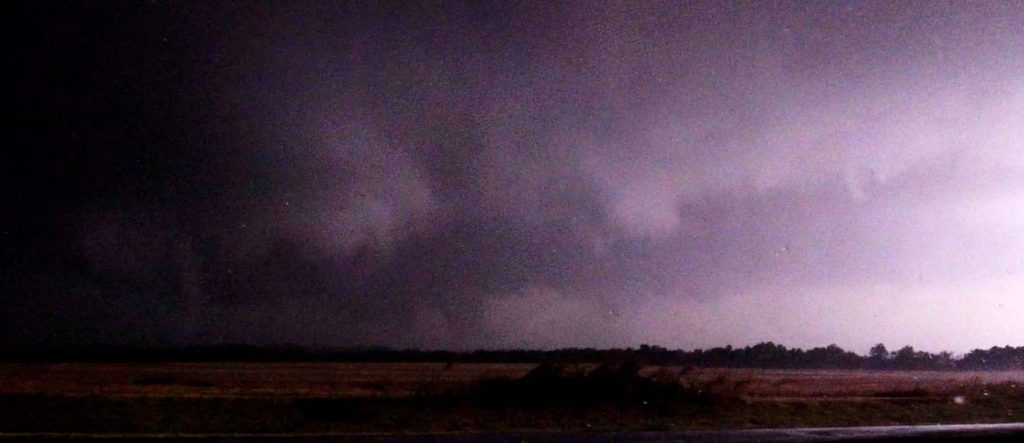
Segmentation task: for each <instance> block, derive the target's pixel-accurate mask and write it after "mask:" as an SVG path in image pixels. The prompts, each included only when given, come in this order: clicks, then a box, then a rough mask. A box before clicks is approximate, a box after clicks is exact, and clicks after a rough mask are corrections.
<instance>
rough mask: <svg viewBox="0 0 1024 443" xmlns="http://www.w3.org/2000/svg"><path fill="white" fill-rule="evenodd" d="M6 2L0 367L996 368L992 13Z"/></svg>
mask: <svg viewBox="0 0 1024 443" xmlns="http://www.w3.org/2000/svg"><path fill="white" fill-rule="evenodd" d="M33 3H34V2H28V3H23V4H21V5H19V6H13V7H9V8H8V10H7V13H5V14H4V15H5V17H6V20H7V21H8V24H7V25H6V26H5V30H4V34H5V37H4V39H5V41H7V42H9V43H10V48H9V50H8V51H7V57H6V58H7V59H8V68H7V71H8V75H11V74H13V77H14V80H13V81H14V88H13V100H9V103H13V105H14V106H13V107H14V110H13V113H12V114H13V118H12V119H11V120H10V122H11V124H10V126H9V136H8V138H9V141H8V142H7V143H5V145H6V147H5V149H4V151H5V153H4V158H5V160H4V161H3V165H2V168H3V170H2V171H0V172H2V175H3V177H2V180H3V181H2V183H3V196H2V197H3V203H2V214H0V217H2V218H0V223H2V225H0V228H2V232H0V246H2V249H0V253H2V260H3V262H4V265H3V268H2V271H0V272H2V274H0V297H2V299H0V300H2V305H0V320H2V321H0V343H6V344H111V343H118V344H194V343H222V342H233V343H254V344H276V343H296V344H304V345H317V346H320V345H323V346H349V345H367V344H380V345H389V346H402V347H404V346H415V347H427V348H460V349H462V348H475V347H510V346H516V347H522V346H526V347H554V346H635V345H637V344H638V343H641V342H643V343H655V344H661V345H665V346H669V347H683V348H690V347H701V346H713V345H724V344H734V345H744V344H750V343H754V342H758V341H763V340H774V341H776V342H781V343H785V344H788V345H793V346H817V345H824V344H829V343H837V344H839V345H841V346H845V347H849V348H852V349H853V350H856V351H860V352H864V351H866V350H867V347H868V346H870V345H871V344H874V343H876V342H879V341H883V342H886V343H890V344H892V345H903V344H910V345H914V346H916V347H918V348H923V349H928V350H941V349H949V350H954V351H964V350H967V349H970V348H972V347H988V346H991V345H1003V344H1016V345H1020V344H1021V342H1020V341H1021V340H1022V337H1024V322H1021V321H1020V318H1021V317H1022V316H1024V6H1022V4H1021V3H1018V2H952V3H947V2H920V3H919V2H910V1H900V2H892V3H888V2H827V3H826V2H808V3H789V2H756V3H748V2H743V3H734V2H720V1H714V2H709V3H700V2H686V3H683V2H668V3H660V2H639V3H634V2H625V3H618V2H590V1H587V2H583V1H580V2H564V3H555V2H511V1H509V2H468V3H462V2H436V3H435V2H429V3H413V2H395V3H384V4H374V3H370V2H365V3H341V2H273V3H266V2H199V1H195V2H191V1H189V2H185V1H146V2H123V1H122V2H88V3H60V2H44V3H49V4H45V5H43V6H38V5H34V4H33ZM9 82H10V80H9ZM10 134H13V135H10Z"/></svg>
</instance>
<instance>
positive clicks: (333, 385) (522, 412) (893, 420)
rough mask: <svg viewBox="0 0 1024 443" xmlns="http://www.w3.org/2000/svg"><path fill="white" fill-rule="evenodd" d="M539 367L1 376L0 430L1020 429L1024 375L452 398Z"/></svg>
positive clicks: (37, 367)
mask: <svg viewBox="0 0 1024 443" xmlns="http://www.w3.org/2000/svg"><path fill="white" fill-rule="evenodd" d="M535 366H536V365H530V364H454V365H448V364H442V363H438V364H421V363H407V364H403V363H278V364H272V363H228V364H225V363H202V364H3V365H0V432H100V433H103V432H111V433H126V432H127V433H131V432H146V433H150V432H161V433H162V432H170V433H204V432H217V433H240V432H245V433H249V432H265V433H277V432H300V433H301V432H424V431H427V432H435V431H488V430H523V429H572V430H602V429H693V428H733V427H777V426H844V425H869V424H912V423H913V424H916V423H982V422H989V423H990V422H1008V421H1024V372H869V371H815V370H751V369H694V370H692V371H685V372H684V375H681V376H680V375H679V372H678V371H679V368H654V367H648V368H644V369H643V370H642V371H640V372H639V377H644V378H650V377H652V376H654V377H660V378H665V377H666V374H670V375H671V377H674V378H677V379H678V380H679V382H680V383H683V384H686V385H687V386H691V387H693V389H692V391H693V392H699V391H700V390H701V389H703V390H706V391H714V393H713V394H714V397H710V398H713V399H715V400H716V401H712V402H706V401H705V402H689V401H687V400H686V399H682V400H678V401H675V402H674V403H673V405H674V406H673V408H672V409H671V412H665V410H663V409H659V410H653V409H649V408H646V406H645V405H647V401H646V400H645V399H644V398H643V397H642V396H637V395H640V394H630V395H624V396H619V397H615V398H616V399H617V400H615V401H609V402H603V403H601V404H594V405H587V404H583V403H581V402H576V403H571V402H570V403H566V402H563V401H562V400H564V399H550V398H549V399H546V400H545V401H544V402H539V403H538V402H534V403H531V404H530V405H528V406H523V405H520V404H508V405H506V404H502V403H501V402H500V401H498V402H495V401H493V400H494V399H491V401H487V402H483V403H481V402H477V401H475V400H474V399H475V398H476V397H472V396H471V395H468V394H466V395H464V394H453V393H467V392H474V389H476V388H477V387H478V386H480V385H481V383H482V382H483V381H484V380H493V379H509V380H515V379H520V378H522V377H523V376H524V375H526V374H527V373H528V372H530V370H531V369H533V368H534V367H535ZM592 368H593V366H591V367H588V368H583V370H584V371H587V370H592ZM556 383H557V381H556ZM672 383H675V381H673V382H672ZM687 392H690V391H687ZM644 395H646V394H644ZM620 397H621V398H620ZM702 398H703V397H702ZM718 399H728V400H729V401H717V400H718ZM498 400H500V399H498ZM535 403H536V404H535Z"/></svg>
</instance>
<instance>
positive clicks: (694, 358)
mask: <svg viewBox="0 0 1024 443" xmlns="http://www.w3.org/2000/svg"><path fill="white" fill-rule="evenodd" d="M0 361H5V362H77V361H81V362H172V361H173V362H228V361H232V362H247V361H248V362H278V361H281V362H444V363H605V362H616V361H618V362H623V361H633V362H639V363H642V364H648V365H672V366H694V367H724V368H765V369H873V370H1006V369H1024V346H1021V347H1016V348H1015V347H1011V346H1005V347H1001V348H1000V347H992V348H990V349H975V350H973V351H971V352H968V353H967V354H964V355H962V356H954V355H953V354H952V353H950V352H939V353H930V352H925V351H918V350H915V349H914V348H913V347H910V346H904V347H902V348H900V349H898V350H895V351H890V350H888V349H887V348H886V347H885V345H883V344H878V345H875V346H874V347H872V348H871V350H870V351H869V352H868V354H867V355H860V354H857V353H854V352H851V351H847V350H844V349H843V348H840V347H839V346H836V345H829V346H825V347H816V348H811V349H806V350H804V349H800V348H788V347H786V346H783V345H779V344H775V343H772V342H764V343H758V344H756V345H753V346H745V347H742V348H738V347H737V348H734V347H732V346H725V347H715V348H710V349H695V350H689V351H687V350H679V349H675V350H673V349H667V348H664V347H661V346H655V345H641V346H640V347H638V348H620V349H595V348H563V349H555V350H530V349H503V350H478V351H438V350H418V349H402V350H399V349H389V348H385V347H368V348H348V349H311V348H303V347H297V346H278V347H260V346H246V345H216V346H191V347H161V348H155V347H153V348H144V347H124V346H122V347H95V346H90V347H26V346H21V347H10V346H9V347H2V348H0Z"/></svg>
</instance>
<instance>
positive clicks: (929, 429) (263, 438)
mask: <svg viewBox="0 0 1024 443" xmlns="http://www.w3.org/2000/svg"><path fill="white" fill-rule="evenodd" d="M0 438H2V439H4V440H6V441H28V440H32V441H69V440H75V441H125V440H132V441H140V440H142V441H146V440H149V441H160V442H161V443H177V442H194V441H197V440H202V441H203V442H204V443H213V442H217V443H234V442H251V443H255V442H260V443H270V442H284V441H288V442H294V443H300V442H301V443H343V442H377V443H401V442H435V443H456V442H458V443H461V442H485V443H529V442H565V441H568V442H588V443H605V442H635V443H668V442H819V441H828V442H839V441H842V442H855V441H873V442H881V441H908V440H909V441H933V440H947V441H949V440H956V441H1006V442H1010V441H1020V439H1021V438H1024V423H1008V424H991V425H927V426H870V427H852V428H793V429H749V430H734V431H674V432H622V433H560V432H508V433H486V434H473V433H466V434H417V435H384V434H378V435H166V434H155V435H154V434H149V435H87V434H65V435H61V434H0Z"/></svg>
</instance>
